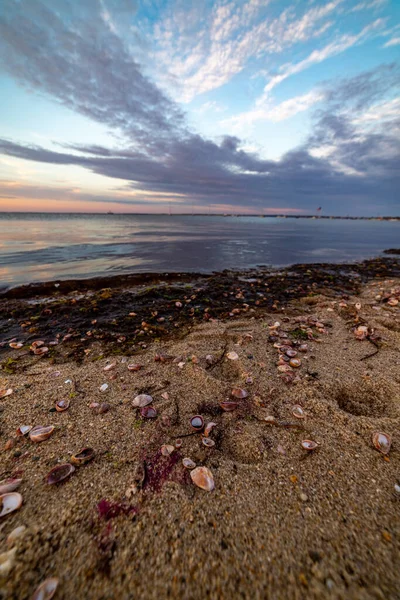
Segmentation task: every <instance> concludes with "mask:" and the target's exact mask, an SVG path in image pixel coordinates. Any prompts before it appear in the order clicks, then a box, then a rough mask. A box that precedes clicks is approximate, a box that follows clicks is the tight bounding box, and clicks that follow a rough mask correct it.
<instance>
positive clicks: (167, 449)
mask: <svg viewBox="0 0 400 600" xmlns="http://www.w3.org/2000/svg"><path fill="white" fill-rule="evenodd" d="M174 450H175V446H172V445H171V444H163V445H162V446H161V454H162V455H163V456H169V455H170V454H172V453H173V451H174Z"/></svg>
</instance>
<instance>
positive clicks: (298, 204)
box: [0, 0, 400, 216]
mask: <svg viewBox="0 0 400 600" xmlns="http://www.w3.org/2000/svg"><path fill="white" fill-rule="evenodd" d="M399 58H400V2H399V1H398V0H331V1H321V0H297V1H296V0H291V1H286V0H247V1H244V0H216V1H212V0H137V1H136V0H85V1H84V2H81V1H80V0H2V1H1V2H0V90H1V94H0V211H32V212H41V211H46V212H107V211H113V212H116V213H119V212H141V213H160V212H168V211H169V210H171V212H173V213H178V212H189V213H190V212H204V213H227V212H235V213H249V214H253V213H258V214H259V213H263V214H266V215H267V214H273V213H279V214H288V215H290V214H299V215H301V214H314V213H315V211H316V210H317V208H318V207H321V208H322V210H321V213H322V214H326V215H352V216H356V215H364V216H379V215H395V216H399V215H400V168H399V167H400V61H399Z"/></svg>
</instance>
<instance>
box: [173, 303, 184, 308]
mask: <svg viewBox="0 0 400 600" xmlns="http://www.w3.org/2000/svg"><path fill="white" fill-rule="evenodd" d="M175 306H176V308H182V306H183V304H182V302H175Z"/></svg>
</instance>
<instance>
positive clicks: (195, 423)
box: [190, 415, 204, 431]
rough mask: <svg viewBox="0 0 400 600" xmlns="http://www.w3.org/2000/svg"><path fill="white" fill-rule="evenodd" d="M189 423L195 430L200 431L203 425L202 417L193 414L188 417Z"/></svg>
mask: <svg viewBox="0 0 400 600" xmlns="http://www.w3.org/2000/svg"><path fill="white" fill-rule="evenodd" d="M190 425H191V426H192V427H193V429H194V430H195V431H201V430H202V429H203V427H204V419H203V417H202V416H200V415H195V416H194V417H192V418H191V419H190Z"/></svg>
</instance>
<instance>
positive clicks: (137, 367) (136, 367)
mask: <svg viewBox="0 0 400 600" xmlns="http://www.w3.org/2000/svg"><path fill="white" fill-rule="evenodd" d="M142 368H143V367H142V365H138V364H136V363H131V364H130V365H128V371H140V369H142Z"/></svg>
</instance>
